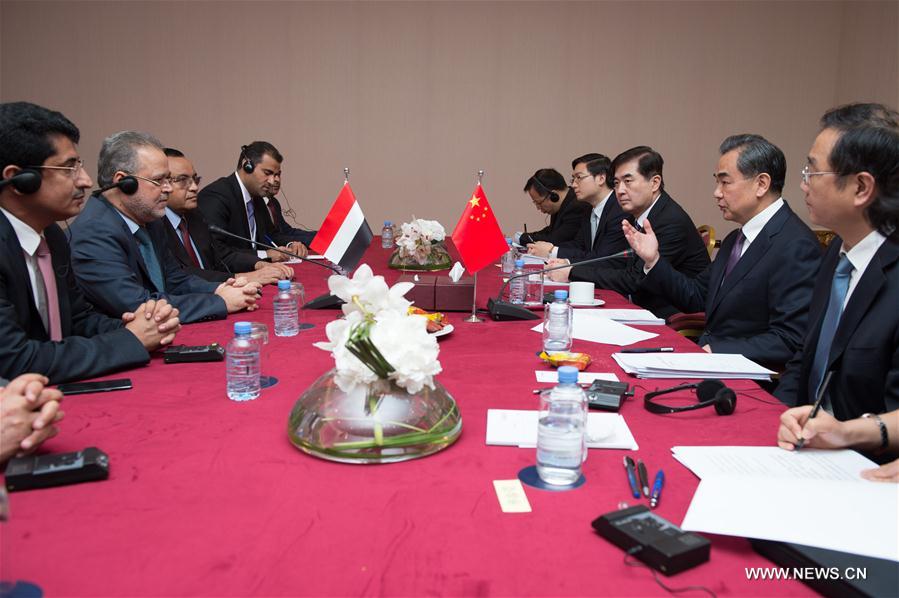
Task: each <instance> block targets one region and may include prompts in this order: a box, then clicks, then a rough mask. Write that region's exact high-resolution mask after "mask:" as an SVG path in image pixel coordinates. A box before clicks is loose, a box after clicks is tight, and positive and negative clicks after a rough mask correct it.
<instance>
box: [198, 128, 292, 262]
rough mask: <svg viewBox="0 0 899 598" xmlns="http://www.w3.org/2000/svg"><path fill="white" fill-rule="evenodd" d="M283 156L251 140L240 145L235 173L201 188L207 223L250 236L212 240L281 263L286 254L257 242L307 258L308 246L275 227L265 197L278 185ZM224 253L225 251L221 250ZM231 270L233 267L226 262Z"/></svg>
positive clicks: (235, 250) (272, 147) (271, 147)
mask: <svg viewBox="0 0 899 598" xmlns="http://www.w3.org/2000/svg"><path fill="white" fill-rule="evenodd" d="M283 161H284V157H283V156H282V155H281V153H280V152H279V151H278V149H277V148H276V147H275V146H274V145H272V144H271V143H268V142H267V141H254V142H253V143H251V144H249V145H245V146H243V147H242V148H241V151H240V155H239V156H238V159H237V170H236V172H234V174H232V175H229V176H225V177H221V178H220V179H218V180H216V181H214V182H212V183H210V184H209V185H207V186H206V187H204V188H203V189H201V190H200V193H199V195H198V201H199V205H200V211H201V212H203V217H205V218H206V221H207V222H208V223H209V224H210V225H214V226H218V227H219V228H222V229H224V230H226V231H228V232H230V233H233V234H235V235H239V236H241V237H245V238H248V239H252V240H253V241H254V242H253V243H250V242H247V241H241V240H239V239H234V238H233V237H228V236H225V235H216V236H214V237H213V238H214V240H215V243H219V244H222V245H227V246H230V248H231V249H232V250H233V251H234V252H238V253H242V254H244V256H245V258H246V257H247V256H251V257H252V256H255V257H256V258H257V259H264V260H268V261H272V262H283V261H286V260H288V259H290V257H289V256H287V255H285V254H284V253H281V252H279V251H273V250H271V249H265V248H263V247H260V246H259V245H257V243H264V244H266V245H271V246H276V247H278V248H279V249H281V251H287V252H289V253H294V254H296V255H298V256H299V257H306V255H307V254H308V253H309V250H308V248H307V247H306V246H305V245H303V244H302V243H301V242H299V241H296V240H295V239H293V238H291V237H290V235H285V234H283V233H281V232H279V231H278V230H277V228H276V227H275V224H274V223H273V222H272V218H271V214H270V212H269V211H268V207H267V206H266V203H265V200H264V199H263V198H264V197H271V196H273V194H274V193H275V190H276V189H279V188H280V181H281V163H282V162H283ZM219 253H222V254H223V255H224V254H226V253H227V251H224V250H223V251H220V252H219ZM228 266H229V267H230V268H232V269H234V266H232V265H231V264H228Z"/></svg>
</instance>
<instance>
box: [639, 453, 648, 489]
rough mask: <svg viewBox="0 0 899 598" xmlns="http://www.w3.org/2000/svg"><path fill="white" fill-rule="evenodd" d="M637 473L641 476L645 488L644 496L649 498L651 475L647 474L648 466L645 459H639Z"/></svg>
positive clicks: (641, 483) (641, 482)
mask: <svg viewBox="0 0 899 598" xmlns="http://www.w3.org/2000/svg"><path fill="white" fill-rule="evenodd" d="M637 473H639V474H640V485H641V486H643V496H645V497H646V498H649V474H647V473H646V464H645V463H643V459H637Z"/></svg>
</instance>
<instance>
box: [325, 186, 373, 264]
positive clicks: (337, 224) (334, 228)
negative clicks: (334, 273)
mask: <svg viewBox="0 0 899 598" xmlns="http://www.w3.org/2000/svg"><path fill="white" fill-rule="evenodd" d="M373 238H374V236H373V235H372V234H371V228H369V226H368V222H366V221H365V215H364V214H363V213H362V208H360V207H359V202H357V201H356V196H355V195H353V190H352V189H351V188H350V184H349V183H344V184H343V189H341V190H340V194H339V195H338V196H337V199H336V200H334V205H333V206H331V211H330V212H328V215H327V216H325V221H324V222H322V225H321V226H320V227H319V229H318V233H316V235H315V238H314V239H313V240H312V244H311V245H310V248H311V249H312V251H314V252H316V253H319V254H321V255H323V256H325V258H327V259H328V260H330V261H331V262H333V263H335V264H337V265H338V266H340V267H341V268H343V269H344V270H346V271H347V272H350V271H352V270H353V269H355V268H356V266H358V265H359V261H360V260H361V259H362V254H364V253H365V250H366V249H368V246H369V245H371V240H372V239H373Z"/></svg>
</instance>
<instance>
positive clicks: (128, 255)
mask: <svg viewBox="0 0 899 598" xmlns="http://www.w3.org/2000/svg"><path fill="white" fill-rule="evenodd" d="M98 171H99V175H98V177H97V178H98V179H99V183H100V185H101V187H103V188H104V189H105V192H104V193H102V194H98V195H94V196H92V197H91V198H90V199H88V202H87V206H86V207H85V208H84V212H83V213H82V214H81V216H80V217H79V218H78V219H77V220H76V221H75V223H74V224H73V225H72V226H71V227H70V230H71V233H72V240H71V247H72V267H73V269H74V271H75V279H76V280H77V281H78V284H79V286H80V287H81V289H82V290H83V291H84V293H85V294H86V295H87V297H88V298H89V299H90V300H91V302H92V303H93V304H94V305H96V306H97V307H98V308H99V309H101V310H102V311H104V312H106V313H108V314H113V313H119V312H122V311H124V310H128V309H134V307H136V306H137V305H138V304H140V303H141V302H143V301H146V300H147V299H156V298H164V299H166V300H168V302H169V303H171V304H172V305H174V306H175V307H177V308H178V309H179V310H180V312H181V319H182V320H183V321H184V322H196V321H198V320H212V319H219V318H224V317H225V316H226V315H227V314H229V313H234V312H236V311H240V310H242V309H255V307H256V295H257V293H258V291H259V284H258V283H255V282H248V281H247V280H246V279H242V278H238V279H236V280H234V279H228V280H227V281H225V282H223V283H221V284H217V283H214V282H209V281H206V280H203V279H202V278H200V277H198V276H193V275H191V274H186V273H185V272H184V271H183V270H182V269H181V267H180V266H179V265H178V263H177V262H176V261H175V258H174V257H172V254H171V252H170V251H169V250H168V248H167V247H166V232H165V227H166V226H167V225H165V224H163V222H162V221H161V219H162V218H163V216H165V205H166V199H167V196H168V194H169V193H170V192H171V190H172V181H171V178H170V177H169V167H168V160H167V159H166V156H165V154H164V153H163V151H162V145H161V144H160V143H159V141H157V140H156V139H155V138H153V137H151V136H150V135H147V134H146V133H139V132H137V131H122V132H119V133H115V134H114V135H111V136H109V137H107V138H106V139H105V140H104V141H103V146H102V148H101V149H100V158H99V164H98Z"/></svg>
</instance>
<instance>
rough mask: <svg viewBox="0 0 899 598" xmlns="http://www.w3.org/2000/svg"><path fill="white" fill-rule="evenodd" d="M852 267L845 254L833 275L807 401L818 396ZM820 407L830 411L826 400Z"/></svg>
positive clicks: (844, 300)
mask: <svg viewBox="0 0 899 598" xmlns="http://www.w3.org/2000/svg"><path fill="white" fill-rule="evenodd" d="M852 270H853V266H852V262H850V261H849V258H848V257H846V254H845V253H844V254H842V255H841V256H840V261H839V263H838V264H837V269H836V271H834V273H833V283H831V286H830V299H829V300H828V302H827V311H826V312H824V320H823V321H822V322H821V334H819V335H818V346H817V347H816V348H815V360H814V361H813V362H812V371H811V374H810V375H809V381H808V382H809V384H808V390H809V399H810V400H811V402H814V400H815V397H816V396H817V395H818V388H819V387H820V386H821V382H822V381H823V380H824V372H825V371H826V369H827V362H828V361H829V359H830V347H831V346H832V345H833V337H834V335H835V334H836V332H837V326H838V325H839V323H840V317H841V316H842V315H843V303H845V302H846V293H847V292H849V276H850V275H851V274H852ZM821 406H822V407H824V408H825V409H826V410H827V411H829V412H830V411H831V407H830V401H828V400H827V399H826V398H825V399H824V401H822V403H821Z"/></svg>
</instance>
